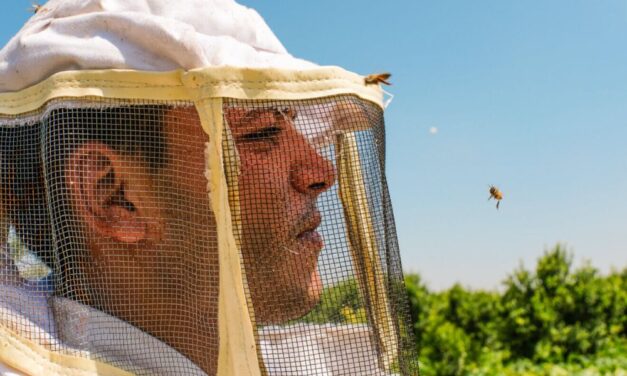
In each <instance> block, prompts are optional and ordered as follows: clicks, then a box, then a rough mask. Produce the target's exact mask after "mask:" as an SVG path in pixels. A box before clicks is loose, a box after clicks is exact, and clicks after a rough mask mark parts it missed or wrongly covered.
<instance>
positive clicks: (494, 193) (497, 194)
mask: <svg viewBox="0 0 627 376" xmlns="http://www.w3.org/2000/svg"><path fill="white" fill-rule="evenodd" d="M491 198H493V199H495V200H496V209H497V210H498V208H499V204H500V203H501V200H502V199H503V192H501V191H500V190H499V189H498V188H497V187H495V186H493V185H491V186H490V197H488V200H490V199H491Z"/></svg>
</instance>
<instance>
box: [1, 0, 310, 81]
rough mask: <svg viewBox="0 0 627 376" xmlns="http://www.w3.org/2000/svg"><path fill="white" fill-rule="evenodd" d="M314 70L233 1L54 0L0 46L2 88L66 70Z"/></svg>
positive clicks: (260, 20)
mask: <svg viewBox="0 0 627 376" xmlns="http://www.w3.org/2000/svg"><path fill="white" fill-rule="evenodd" d="M210 66H235V67H250V68H284V69H306V68H314V67H316V65H315V64H313V63H310V62H307V61H305V60H301V59H297V58H294V57H293V56H292V55H290V54H289V53H288V52H287V51H286V50H285V48H284V47H283V45H282V44H281V42H280V41H279V40H278V39H277V37H276V36H275V35H274V33H273V32H272V30H270V28H269V27H268V25H267V24H266V23H265V21H264V20H263V19H262V18H261V16H259V14H258V13H257V12H256V11H254V10H253V9H250V8H247V7H244V6H242V5H239V4H237V3H236V2H235V1H233V0H176V1H174V0H51V1H49V2H48V3H46V4H45V5H43V6H42V7H41V8H40V9H39V11H38V12H37V14H35V15H34V16H33V17H32V18H31V19H30V20H29V21H28V22H27V23H26V24H25V25H24V27H23V28H22V29H21V30H20V31H19V32H18V34H17V35H16V36H14V37H13V38H12V39H11V40H10V41H9V43H8V44H7V45H6V46H5V47H4V48H3V49H2V50H0V92H9V91H18V90H21V89H24V88H26V87H29V86H31V85H33V84H35V83H38V82H40V81H42V80H44V79H46V78H47V77H49V76H50V75H52V74H54V73H56V72H60V71H66V70H86V69H135V70H144V71H168V70H174V69H185V70H189V69H194V68H201V67H210Z"/></svg>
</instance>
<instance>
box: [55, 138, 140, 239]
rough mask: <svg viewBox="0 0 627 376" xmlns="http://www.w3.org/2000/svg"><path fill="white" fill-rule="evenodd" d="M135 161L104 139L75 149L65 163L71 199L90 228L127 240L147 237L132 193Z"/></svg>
mask: <svg viewBox="0 0 627 376" xmlns="http://www.w3.org/2000/svg"><path fill="white" fill-rule="evenodd" d="M130 164H131V162H129V161H128V160H125V159H124V158H122V156H121V155H120V154H119V153H117V152H116V151H114V150H113V149H111V148H110V147H108V146H107V145H105V144H103V143H100V142H87V143H84V144H82V145H81V146H79V147H78V148H77V149H75V150H74V151H73V152H72V153H71V154H70V155H69V156H68V159H67V161H66V164H65V182H66V184H67V187H68V193H69V195H70V201H71V203H72V206H73V207H74V209H75V212H76V214H77V215H78V216H79V218H80V219H81V220H82V222H83V223H84V224H85V227H86V229H87V231H88V232H89V233H90V234H91V235H92V236H93V235H95V236H97V237H99V238H102V237H109V238H113V239H115V240H117V241H119V242H123V243H137V242H139V241H141V240H144V239H145V238H146V237H147V235H148V233H149V231H148V226H147V223H146V221H145V220H144V219H142V217H141V213H140V212H139V210H138V208H137V206H136V204H137V203H136V202H134V201H136V200H134V198H133V197H132V196H131V195H129V192H128V190H129V180H130V179H129V178H130V175H129V171H130V168H131V167H132V166H130Z"/></svg>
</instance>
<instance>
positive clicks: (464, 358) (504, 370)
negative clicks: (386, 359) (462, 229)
mask: <svg viewBox="0 0 627 376" xmlns="http://www.w3.org/2000/svg"><path fill="white" fill-rule="evenodd" d="M572 260H573V256H572V254H571V253H569V252H568V251H566V250H565V248H564V247H563V246H561V245H557V246H556V247H555V248H554V249H552V250H551V251H548V252H545V254H544V255H543V256H542V257H541V258H540V259H539V260H538V262H537V264H536V269H535V271H530V270H527V269H525V268H524V267H522V266H521V267H519V268H518V269H517V270H515V271H514V272H513V273H512V274H511V275H509V276H508V277H507V279H506V280H505V281H504V291H503V292H502V293H497V292H486V291H472V290H467V289H464V288H463V287H461V286H460V285H455V286H453V287H452V288H450V289H448V290H446V291H443V292H430V291H429V290H428V288H427V287H426V286H425V285H424V284H423V283H422V281H421V279H420V277H419V276H418V275H408V276H407V277H406V279H405V283H406V289H407V293H408V296H409V302H410V310H411V317H412V321H413V323H414V324H413V325H414V327H413V329H414V334H415V338H416V344H417V347H418V350H419V352H420V361H421V366H422V368H421V374H422V375H426V376H428V375H495V374H498V375H501V374H502V375H574V374H581V375H597V374H598V375H601V374H603V375H604V374H616V375H619V374H620V375H625V372H626V370H627V321H626V320H627V269H625V270H623V271H622V272H613V273H611V274H610V275H608V276H601V275H600V274H599V272H598V270H597V269H595V268H593V267H592V266H591V265H589V264H586V265H584V266H582V267H580V268H578V269H576V270H573V268H572Z"/></svg>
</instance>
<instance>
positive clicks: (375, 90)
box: [0, 67, 383, 116]
mask: <svg viewBox="0 0 627 376" xmlns="http://www.w3.org/2000/svg"><path fill="white" fill-rule="evenodd" d="M340 94H348V95H356V96H358V97H360V98H362V99H365V100H367V101H370V102H373V103H375V104H377V105H379V106H380V107H383V104H382V103H383V94H382V91H381V89H380V88H379V87H378V85H366V84H365V81H364V77H362V76H359V75H357V74H354V73H350V72H348V71H345V70H343V69H341V68H339V67H321V68H317V69H309V70H303V71H296V70H281V69H246V68H235V67H211V68H202V69H194V70H191V71H187V72H185V71H182V70H176V71H170V72H142V71H131V70H115V69H111V70H91V71H68V72H60V73H57V74H54V75H52V76H51V77H49V78H48V79H46V80H45V81H42V82H40V83H38V84H36V85H33V86H31V87H29V88H27V89H24V90H21V91H18V92H13V93H0V114H3V115H9V116H11V115H19V114H24V113H28V112H31V111H36V110H37V109H39V108H41V107H42V106H43V105H44V104H45V103H46V102H47V101H49V100H52V99H55V98H64V97H69V98H79V97H100V98H115V99H139V100H147V99H148V100H191V99H199V98H204V99H208V98H220V97H225V98H226V97H228V98H238V99H268V100H299V99H312V98H319V97H326V96H332V95H340Z"/></svg>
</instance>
